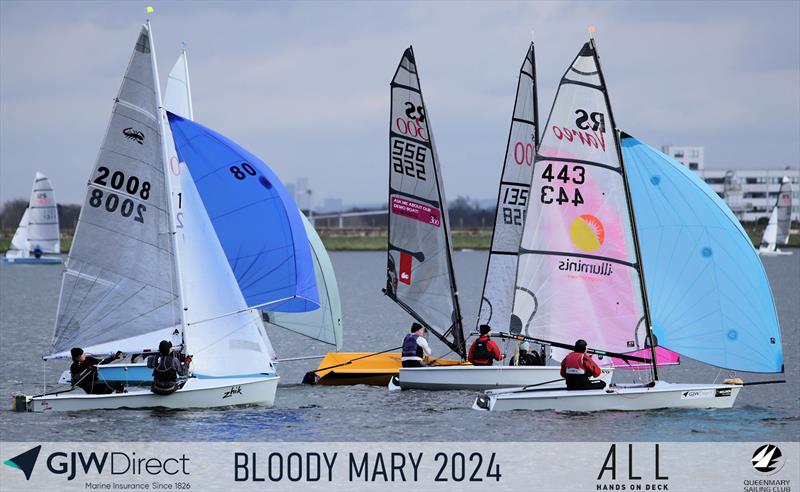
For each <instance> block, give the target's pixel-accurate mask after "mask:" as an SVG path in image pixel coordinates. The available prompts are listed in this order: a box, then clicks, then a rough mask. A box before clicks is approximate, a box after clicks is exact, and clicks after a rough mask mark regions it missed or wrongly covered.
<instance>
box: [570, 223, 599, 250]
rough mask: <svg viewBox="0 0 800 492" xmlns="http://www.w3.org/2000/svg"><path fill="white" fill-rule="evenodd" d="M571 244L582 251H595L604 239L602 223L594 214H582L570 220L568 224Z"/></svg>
mask: <svg viewBox="0 0 800 492" xmlns="http://www.w3.org/2000/svg"><path fill="white" fill-rule="evenodd" d="M569 237H570V239H572V244H574V245H575V247H577V248H578V249H580V250H582V251H588V252H592V251H597V250H598V249H600V246H602V245H603V242H604V241H605V239H606V231H605V229H604V228H603V223H602V222H600V219H598V218H597V217H595V216H594V215H589V214H584V215H581V216H580V217H577V218H576V219H575V220H573V221H572V224H571V225H570V226H569Z"/></svg>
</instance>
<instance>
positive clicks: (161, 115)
mask: <svg viewBox="0 0 800 492" xmlns="http://www.w3.org/2000/svg"><path fill="white" fill-rule="evenodd" d="M146 23H147V36H148V37H149V38H150V50H151V51H152V57H151V58H150V59H151V60H152V62H153V78H154V81H153V82H154V84H155V88H156V105H157V106H158V127H159V130H160V133H161V160H162V166H163V168H164V185H165V187H166V189H167V196H168V197H169V199H168V200H167V215H168V216H169V236H170V241H171V242H172V252H173V254H172V267H173V270H174V272H175V275H176V278H177V284H178V285H177V287H178V289H177V290H178V307H179V309H180V320H181V340H182V341H183V343H182V344H181V345H182V347H181V348H182V349H184V348H185V346H186V335H185V330H186V309H187V308H186V306H185V305H184V299H185V297H184V292H183V287H184V286H183V275H182V273H181V268H180V262H179V261H178V255H179V254H180V253H179V249H178V240H177V229H176V227H175V211H174V205H173V203H172V202H173V191H172V185H171V183H172V180H171V179H170V178H169V176H170V174H169V173H170V172H171V171H170V169H169V158H168V156H167V135H166V131H167V128H166V125H165V120H166V117H167V114H166V112H165V110H164V103H163V101H162V100H161V84H160V83H159V79H158V62H157V61H156V48H155V43H154V42H153V29H152V27H151V26H150V19H147V22H146Z"/></svg>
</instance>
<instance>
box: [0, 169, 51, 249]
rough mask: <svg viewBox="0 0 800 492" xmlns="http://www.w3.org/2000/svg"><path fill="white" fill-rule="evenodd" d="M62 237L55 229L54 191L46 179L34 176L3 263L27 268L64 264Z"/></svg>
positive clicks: (45, 177)
mask: <svg viewBox="0 0 800 492" xmlns="http://www.w3.org/2000/svg"><path fill="white" fill-rule="evenodd" d="M60 253H61V237H60V235H59V229H58V207H57V205H56V198H55V194H54V193H53V187H52V186H51V185H50V180H49V179H47V176H45V175H44V174H42V173H40V172H37V173H36V177H35V178H34V180H33V188H32V190H31V198H30V201H29V203H28V207H27V208H26V209H25V212H24V213H23V214H22V220H20V222H19V226H18V227H17V230H16V232H15V233H14V237H12V238H11V249H9V250H8V251H7V252H6V255H5V257H4V258H2V263H9V264H11V263H13V264H26V265H37V264H38V265H45V264H46V265H52V264H60V263H62V262H63V260H62V259H61V257H60V256H58V255H59V254H60Z"/></svg>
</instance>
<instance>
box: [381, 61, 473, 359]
mask: <svg viewBox="0 0 800 492" xmlns="http://www.w3.org/2000/svg"><path fill="white" fill-rule="evenodd" d="M391 100H392V102H391V104H392V106H391V117H390V122H389V125H390V126H389V245H388V266H387V274H388V278H387V282H386V294H387V295H388V296H389V297H391V298H392V299H393V300H394V301H395V302H397V303H398V304H399V305H400V306H402V307H403V308H404V309H405V310H406V311H408V312H409V314H411V315H412V316H413V317H414V318H416V319H417V320H418V321H419V322H421V323H423V324H424V325H425V326H427V327H428V329H429V330H430V331H431V332H432V333H434V335H436V336H437V337H438V338H439V339H441V340H442V341H443V342H444V343H445V344H447V345H448V346H449V347H450V348H451V349H452V350H453V351H454V352H456V353H457V354H459V355H460V356H461V357H465V355H466V354H465V352H466V350H465V347H464V335H463V331H462V326H461V314H460V309H459V305H458V298H457V289H456V283H455V277H454V273H453V265H452V256H451V255H452V253H451V247H450V230H449V226H448V221H449V218H448V216H447V202H446V200H445V196H444V189H443V188H442V182H441V172H440V169H439V160H438V157H437V155H436V146H435V144H434V140H433V131H432V130H431V125H430V117H429V114H428V111H427V109H426V107H425V103H424V101H423V99H422V92H421V89H420V83H419V77H418V75H417V66H416V62H415V59H414V52H413V50H412V49H411V48H410V47H409V48H408V49H406V51H405V53H403V58H402V59H401V60H400V64H399V65H398V67H397V71H396V72H395V75H394V78H393V79H392V83H391Z"/></svg>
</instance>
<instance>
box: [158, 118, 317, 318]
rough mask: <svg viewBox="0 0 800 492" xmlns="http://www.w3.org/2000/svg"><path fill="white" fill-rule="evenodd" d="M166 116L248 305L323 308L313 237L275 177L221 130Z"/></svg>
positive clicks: (300, 309)
mask: <svg viewBox="0 0 800 492" xmlns="http://www.w3.org/2000/svg"><path fill="white" fill-rule="evenodd" d="M167 115H168V117H169V124H170V128H171V129H172V134H173V137H174V139H175V149H176V150H177V152H178V158H179V159H180V160H181V162H185V163H186V165H187V166H188V167H189V171H190V172H191V174H192V177H193V178H194V183H195V185H196V186H197V190H198V191H199V192H200V198H202V200H203V204H204V205H205V208H206V211H207V212H208V216H209V217H210V218H211V223H212V224H213V225H214V230H215V231H216V233H217V237H218V238H219V241H220V243H221V244H222V249H223V250H224V251H225V255H226V256H227V258H228V263H230V266H231V270H232V271H233V274H234V275H235V276H236V280H237V282H238V283H239V287H240V288H241V290H242V294H243V295H244V298H245V301H246V302H247V305H248V306H250V307H262V308H264V309H268V310H270V311H279V312H305V311H312V310H315V309H318V308H319V305H320V301H319V293H318V291H317V281H316V275H315V273H314V263H313V260H312V256H311V249H310V247H309V243H308V236H306V232H305V228H304V226H303V221H302V219H301V218H300V212H299V211H298V209H297V205H296V204H295V202H294V200H293V199H292V197H291V195H290V194H289V192H288V191H286V188H284V186H283V184H282V183H281V182H280V180H279V179H278V177H277V176H276V175H275V173H273V172H272V170H271V169H270V168H269V167H268V166H267V165H266V164H265V163H264V162H263V161H261V159H259V158H258V157H256V156H254V155H253V154H251V153H250V152H248V151H246V150H245V149H243V148H241V147H240V146H239V145H237V144H236V143H234V142H232V141H231V140H229V139H227V138H225V137H224V136H222V135H220V134H219V133H217V132H215V131H213V130H211V129H209V128H206V127H204V126H202V125H200V124H197V123H195V122H193V121H191V120H187V119H184V118H181V117H180V116H177V115H174V114H172V113H169V112H168V113H167Z"/></svg>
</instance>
